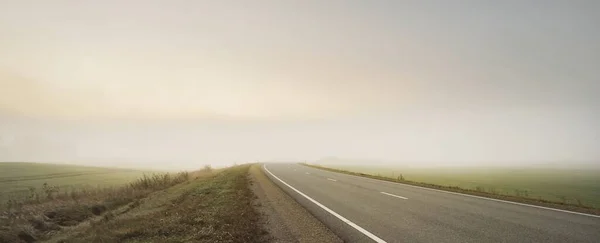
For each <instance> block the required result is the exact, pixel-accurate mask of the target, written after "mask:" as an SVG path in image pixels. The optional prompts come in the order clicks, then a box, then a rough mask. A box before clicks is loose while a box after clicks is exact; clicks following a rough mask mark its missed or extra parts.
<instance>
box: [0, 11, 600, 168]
mask: <svg viewBox="0 0 600 243" xmlns="http://www.w3.org/2000/svg"><path fill="white" fill-rule="evenodd" d="M598 10H600V3H599V2H597V1H577V2H563V1H544V2H541V1H501V2H493V3H492V2H480V1H452V2H449V1H427V2H423V1H368V2H367V1H328V2H323V1H302V2H291V1H254V2H244V1H218V2H214V1H168V2H166V1H126V2H123V1H112V0H108V1H70V0H61V1H0V36H2V38H0V53H2V55H0V161H31V162H55V163H76V164H84V165H96V166H120V167H132V168H141V167H147V168H155V169H164V168H166V169H192V168H198V167H201V166H202V165H204V164H212V165H215V166H219V165H230V164H233V163H242V162H252V161H318V160H320V159H323V158H332V157H337V158H343V159H348V160H365V161H372V162H376V161H380V163H392V164H405V165H410V166H498V165H501V166H507V165H508V166H522V165H535V164H548V163H555V164H559V165H561V166H563V167H568V166H570V165H573V166H579V165H581V164H590V165H600V150H599V149H598V148H600V126H598V124H600V96H599V95H598V94H599V93H600V71H598V69H597V68H598V66H599V64H600V44H598V43H600V29H599V28H598V23H600V15H598V14H597V12H598Z"/></svg>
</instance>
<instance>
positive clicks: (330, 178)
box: [327, 178, 337, 181]
mask: <svg viewBox="0 0 600 243" xmlns="http://www.w3.org/2000/svg"><path fill="white" fill-rule="evenodd" d="M327 180H330V181H337V180H336V179H331V178H327Z"/></svg>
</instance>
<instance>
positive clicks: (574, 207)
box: [301, 163, 600, 215]
mask: <svg viewBox="0 0 600 243" xmlns="http://www.w3.org/2000/svg"><path fill="white" fill-rule="evenodd" d="M301 164H302V165H304V166H308V167H312V168H316V169H321V170H327V171H332V172H337V173H344V174H349V175H354V176H361V177H366V178H371V179H377V180H383V181H390V182H396V183H403V184H408V185H414V186H420V187H426V188H432V189H438V190H444V191H450V192H458V193H464V194H469V195H475V196H482V197H489V198H495V199H501V200H506V201H512V202H519V203H526V204H532V205H538V206H544V207H551V208H557V209H563V210H569V211H574V212H581V213H588V214H595V215H600V209H599V208H595V207H590V206H586V205H582V204H572V203H565V202H555V201H549V200H545V199H540V198H530V197H527V196H524V195H508V194H500V193H498V192H490V191H485V190H484V189H483V188H479V187H478V188H476V189H475V190H473V189H466V188H461V187H457V186H442V185H436V184H431V183H423V182H417V181H411V180H406V179H404V178H400V177H398V178H390V177H385V176H379V175H372V174H366V173H359V172H352V171H347V170H340V169H334V168H328V167H323V166H320V165H312V164H306V163H301Z"/></svg>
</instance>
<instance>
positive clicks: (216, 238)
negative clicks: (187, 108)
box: [0, 165, 268, 243]
mask: <svg viewBox="0 0 600 243" xmlns="http://www.w3.org/2000/svg"><path fill="white" fill-rule="evenodd" d="M249 168H250V165H241V166H234V167H229V168H225V169H219V170H201V171H199V172H191V173H189V174H181V176H180V177H176V178H170V179H169V181H168V183H166V184H165V186H162V184H161V185H160V186H156V187H157V188H156V190H150V191H149V192H148V193H140V194H135V195H134V196H132V197H130V198H126V199H127V200H125V201H124V202H123V203H119V204H118V205H115V206H109V205H108V204H106V203H104V202H106V201H104V202H103V201H99V202H96V203H95V204H87V203H85V200H84V199H85V198H86V197H87V196H84V197H83V198H78V200H77V201H74V200H72V199H71V201H73V202H70V201H69V203H68V204H67V203H65V202H63V200H62V199H54V200H52V201H43V202H40V203H39V205H38V204H26V205H23V206H22V208H19V209H18V210H15V209H14V208H11V209H10V210H6V211H0V216H2V217H0V242H37V241H48V242H64V243H66V242H264V241H265V240H264V239H265V236H266V235H267V234H268V233H267V232H266V231H265V230H264V229H263V225H262V224H261V222H260V220H259V219H260V217H261V216H260V213H259V212H258V211H257V209H256V207H255V206H254V203H255V201H254V200H255V196H254V193H253V192H252V190H251V188H250V183H251V182H250V179H249V178H248V170H249ZM163 177H164V178H167V175H165V176H163ZM184 177H185V180H183V179H181V180H180V179H179V178H184ZM154 179H156V180H154ZM160 179H162V177H159V176H157V177H156V178H154V177H152V178H148V177H143V178H140V179H139V180H138V181H136V182H134V183H133V185H139V186H143V185H146V184H148V185H147V186H149V187H154V186H153V185H154V184H153V182H154V181H157V182H162V180H160ZM125 188H130V189H131V186H127V187H125ZM134 191H135V190H134ZM118 196H119V197H122V196H125V194H123V195H121V194H118ZM107 199H113V197H110V198H107ZM54 205H56V206H54ZM42 206H45V207H42ZM3 215H8V216H3Z"/></svg>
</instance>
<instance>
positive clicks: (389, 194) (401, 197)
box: [381, 192, 408, 199]
mask: <svg viewBox="0 0 600 243" xmlns="http://www.w3.org/2000/svg"><path fill="white" fill-rule="evenodd" d="M381 194H385V195H388V196H392V197H397V198H400V199H408V198H406V197H403V196H398V195H394V194H391V193H387V192H381Z"/></svg>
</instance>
